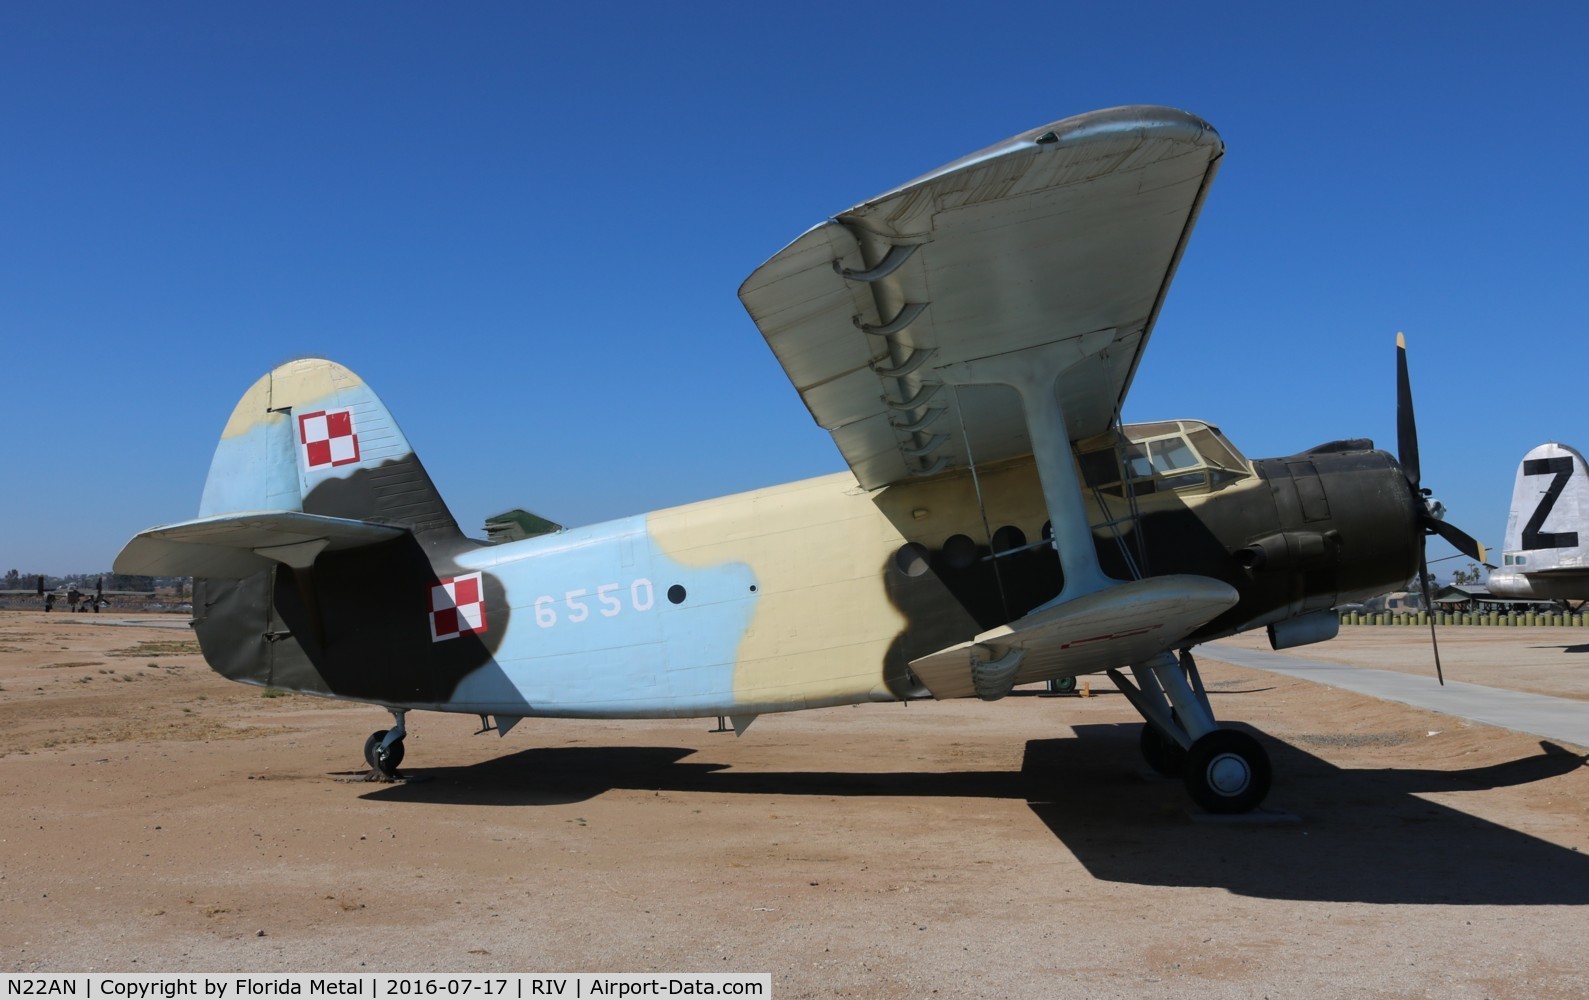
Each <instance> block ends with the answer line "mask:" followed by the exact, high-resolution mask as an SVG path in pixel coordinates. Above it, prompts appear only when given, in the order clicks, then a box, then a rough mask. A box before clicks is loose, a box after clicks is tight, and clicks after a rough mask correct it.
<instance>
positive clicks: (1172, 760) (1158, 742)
mask: <svg viewBox="0 0 1589 1000" xmlns="http://www.w3.org/2000/svg"><path fill="white" fill-rule="evenodd" d="M1138 745H1139V746H1141V748H1142V759H1143V760H1145V761H1147V762H1148V766H1149V767H1151V768H1153V770H1155V771H1157V772H1158V773H1159V774H1162V775H1163V776H1164V777H1166V778H1179V777H1181V775H1182V773H1183V772H1184V770H1185V767H1186V751H1185V750H1184V749H1182V748H1181V745H1180V744H1179V743H1176V742H1175V741H1173V740H1168V739H1165V738H1164V735H1163V734H1162V733H1160V732H1159V731H1158V730H1157V729H1155V728H1154V726H1153V724H1152V723H1151V722H1144V723H1143V724H1142V735H1141V737H1140V739H1139V740H1138Z"/></svg>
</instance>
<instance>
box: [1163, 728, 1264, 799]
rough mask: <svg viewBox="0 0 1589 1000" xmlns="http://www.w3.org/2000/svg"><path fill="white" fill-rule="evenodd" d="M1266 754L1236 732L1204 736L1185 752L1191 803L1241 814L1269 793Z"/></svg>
mask: <svg viewBox="0 0 1589 1000" xmlns="http://www.w3.org/2000/svg"><path fill="white" fill-rule="evenodd" d="M1270 778H1271V771H1270V767H1269V752H1268V751H1267V750H1265V749H1264V748H1263V744H1261V743H1259V742H1258V741H1257V740H1255V739H1253V738H1252V737H1251V736H1249V735H1248V734H1246V733H1244V732H1241V731H1240V730H1238V729H1216V730H1214V731H1213V732H1211V733H1205V734H1204V735H1203V736H1202V738H1200V739H1199V740H1198V741H1197V742H1195V743H1193V744H1192V747H1191V749H1189V750H1187V751H1186V769H1185V772H1184V773H1183V774H1182V776H1181V779H1182V780H1183V781H1185V782H1186V791H1187V794H1189V795H1191V796H1192V801H1194V802H1196V803H1197V804H1198V805H1199V806H1201V807H1202V808H1204V809H1205V810H1207V811H1208V812H1211V813H1244V812H1250V811H1251V810H1253V809H1254V808H1256V807H1257V805H1258V803H1260V802H1262V801H1263V800H1264V796H1266V795H1268V794H1269V782H1270Z"/></svg>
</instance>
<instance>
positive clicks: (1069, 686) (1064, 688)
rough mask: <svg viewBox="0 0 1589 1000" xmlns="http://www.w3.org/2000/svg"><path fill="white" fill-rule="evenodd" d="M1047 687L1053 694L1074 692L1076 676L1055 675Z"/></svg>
mask: <svg viewBox="0 0 1589 1000" xmlns="http://www.w3.org/2000/svg"><path fill="white" fill-rule="evenodd" d="M1048 689H1049V690H1050V691H1052V692H1054V693H1055V694H1075V693H1076V678H1074V677H1056V678H1054V679H1053V680H1051V681H1049V682H1048Z"/></svg>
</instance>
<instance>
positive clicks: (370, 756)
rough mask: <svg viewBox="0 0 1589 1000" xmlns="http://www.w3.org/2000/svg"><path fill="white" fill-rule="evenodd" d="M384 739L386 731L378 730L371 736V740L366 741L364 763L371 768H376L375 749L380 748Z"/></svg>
mask: <svg viewBox="0 0 1589 1000" xmlns="http://www.w3.org/2000/svg"><path fill="white" fill-rule="evenodd" d="M384 739H386V730H384V729H377V730H376V731H375V732H373V733H371V734H370V738H369V739H367V740H365V741H364V763H366V764H368V765H370V766H371V767H374V766H375V748H376V747H378V746H380V745H381V741H382V740H384Z"/></svg>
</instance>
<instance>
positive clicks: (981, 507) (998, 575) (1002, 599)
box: [950, 383, 1014, 620]
mask: <svg viewBox="0 0 1589 1000" xmlns="http://www.w3.org/2000/svg"><path fill="white" fill-rule="evenodd" d="M950 388H951V389H952V390H953V391H954V397H955V419H957V420H959V421H960V440H962V441H964V442H965V445H966V465H967V466H968V467H969V468H970V469H971V485H972V487H973V488H974V489H975V490H976V491H977V510H978V511H980V512H981V513H982V537H984V538H986V539H987V540H988V553H989V555H990V557H991V559H992V560H993V582H994V583H995V584H997V585H998V588H999V605H1000V606H1001V607H1003V608H1004V617H1005V619H1006V620H1009V619H1010V618H1012V617H1014V616H1013V615H1012V614H1011V613H1010V600H1009V598H1008V597H1006V596H1005V595H1004V574H1003V572H1001V571H1000V569H999V554H998V553H997V552H994V551H993V526H992V525H990V524H989V523H988V505H987V504H986V503H985V502H983V499H982V480H981V479H980V478H979V477H978V476H977V460H976V457H975V456H974V455H972V454H971V435H969V434H967V433H966V411H965V407H963V406H961V405H960V387H959V386H958V385H954V384H952V383H951V385H950Z"/></svg>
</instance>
